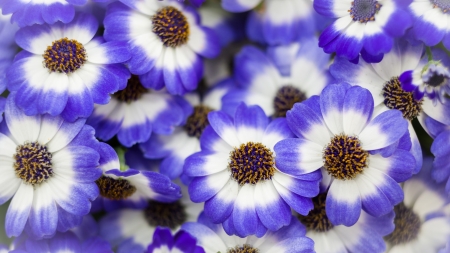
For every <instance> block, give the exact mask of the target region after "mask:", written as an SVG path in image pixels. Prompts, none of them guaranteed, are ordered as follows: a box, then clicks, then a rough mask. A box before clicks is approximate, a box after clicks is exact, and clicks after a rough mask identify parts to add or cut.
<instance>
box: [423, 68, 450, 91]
mask: <svg viewBox="0 0 450 253" xmlns="http://www.w3.org/2000/svg"><path fill="white" fill-rule="evenodd" d="M448 79H450V72H449V71H448V69H447V68H446V67H444V66H442V65H440V64H439V65H437V64H430V66H428V68H427V69H426V70H425V72H424V73H423V74H422V80H423V82H424V83H425V84H426V85H428V86H431V87H439V86H441V85H444V84H446V83H447V80H448Z"/></svg>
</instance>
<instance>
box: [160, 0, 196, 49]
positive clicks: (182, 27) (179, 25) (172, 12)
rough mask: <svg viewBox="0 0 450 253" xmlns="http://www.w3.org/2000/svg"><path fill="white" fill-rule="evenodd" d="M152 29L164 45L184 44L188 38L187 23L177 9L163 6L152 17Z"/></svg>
mask: <svg viewBox="0 0 450 253" xmlns="http://www.w3.org/2000/svg"><path fill="white" fill-rule="evenodd" d="M152 23H153V29H152V31H153V32H154V33H155V34H156V35H158V37H159V38H160V39H161V41H162V42H163V44H164V46H166V47H178V46H181V45H183V44H186V42H187V41H188V38H189V23H188V21H187V19H186V17H185V16H184V14H183V13H182V12H181V11H179V10H178V9H176V8H174V7H172V6H168V7H164V8H162V9H160V10H158V12H157V13H156V14H155V15H154V16H153V17H152Z"/></svg>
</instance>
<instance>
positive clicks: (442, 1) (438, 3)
mask: <svg viewBox="0 0 450 253" xmlns="http://www.w3.org/2000/svg"><path fill="white" fill-rule="evenodd" d="M430 1H431V3H432V4H433V8H440V9H441V10H442V12H443V13H448V12H449V11H450V1H449V0H430Z"/></svg>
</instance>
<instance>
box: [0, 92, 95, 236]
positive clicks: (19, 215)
mask: <svg viewBox="0 0 450 253" xmlns="http://www.w3.org/2000/svg"><path fill="white" fill-rule="evenodd" d="M15 95H16V94H14V93H12V94H10V95H9V97H8V100H7V103H6V109H5V121H4V123H3V124H4V125H3V127H2V131H1V133H0V143H1V146H2V148H1V151H0V161H1V164H2V165H1V167H0V170H1V172H2V176H1V177H0V204H3V203H5V202H6V201H8V200H9V199H11V198H12V201H11V203H10V206H9V208H8V211H7V214H6V221H5V228H6V234H7V235H8V236H9V237H11V236H18V235H20V234H21V233H22V231H23V230H24V228H25V231H26V232H27V233H28V234H29V235H31V236H33V237H36V238H41V237H44V236H50V235H53V234H54V233H55V232H56V231H67V229H69V228H72V227H75V226H77V225H79V223H81V219H82V217H83V216H84V215H86V214H88V213H89V210H90V208H91V201H92V200H94V199H95V198H96V197H97V196H98V194H99V191H98V188H97V185H96V184H95V180H97V179H98V178H99V177H100V176H101V170H100V169H99V168H97V166H98V161H99V154H98V152H97V150H98V142H97V140H96V139H95V138H94V129H92V128H91V127H90V126H87V125H85V124H84V123H85V120H84V119H78V120H76V121H75V122H73V123H69V122H67V121H65V120H63V119H62V118H61V117H52V116H50V115H44V116H40V115H36V116H26V115H25V114H24V113H23V112H22V111H21V110H20V109H19V108H17V106H16V105H15V104H14V99H15ZM25 224H26V225H27V226H25Z"/></svg>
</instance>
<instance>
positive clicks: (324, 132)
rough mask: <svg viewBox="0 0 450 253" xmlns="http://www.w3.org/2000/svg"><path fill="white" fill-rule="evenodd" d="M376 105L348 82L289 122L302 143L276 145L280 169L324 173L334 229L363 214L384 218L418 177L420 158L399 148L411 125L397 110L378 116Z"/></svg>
mask: <svg viewBox="0 0 450 253" xmlns="http://www.w3.org/2000/svg"><path fill="white" fill-rule="evenodd" d="M373 105H374V102H373V98H372V95H371V94H370V92H369V91H368V90H366V89H364V88H361V87H358V86H355V87H351V86H350V85H349V84H347V83H341V84H333V85H328V86H327V87H325V89H323V91H322V94H321V95H320V97H318V96H314V97H311V98H309V99H308V100H306V101H304V102H303V103H297V104H295V105H294V108H292V110H290V111H288V113H287V115H286V119H287V122H288V125H289V127H290V128H291V130H292V131H293V132H294V134H295V135H296V136H297V137H298V138H295V139H294V138H290V139H285V140H281V141H280V142H278V143H277V144H276V145H275V148H274V150H275V152H276V154H277V156H276V158H275V160H276V165H277V167H278V168H279V170H280V171H281V172H284V173H289V174H293V175H295V176H297V175H299V176H301V175H303V174H304V173H311V172H314V171H322V176H323V179H322V184H324V185H330V186H329V190H328V195H327V197H326V204H325V209H326V213H327V216H328V218H329V219H330V221H331V223H332V224H334V225H341V224H343V225H345V226H351V225H353V224H355V223H356V222H357V221H358V219H359V217H360V213H361V209H362V210H364V211H365V212H367V213H368V214H370V215H372V216H375V217H380V216H382V215H385V214H387V213H389V212H390V211H392V208H393V207H394V205H396V204H398V203H399V202H400V201H402V199H403V192H402V190H401V187H400V186H399V185H398V182H403V181H405V180H407V179H408V178H409V177H411V175H412V170H413V168H414V162H415V160H414V157H413V156H412V155H411V154H410V153H409V151H407V150H403V149H400V148H397V146H394V150H393V151H391V154H387V153H381V154H380V152H377V151H378V150H380V149H384V148H386V147H389V146H391V145H392V144H394V143H396V142H397V141H399V140H400V138H401V137H402V136H403V135H404V134H405V133H406V132H407V130H408V123H407V121H406V120H404V119H403V118H402V116H401V113H400V112H399V111H397V110H389V111H386V112H383V113H380V114H379V115H378V116H376V117H372V114H373V112H374V106H373Z"/></svg>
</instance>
